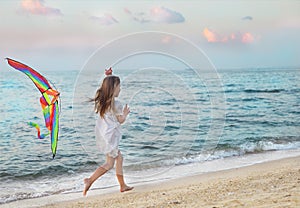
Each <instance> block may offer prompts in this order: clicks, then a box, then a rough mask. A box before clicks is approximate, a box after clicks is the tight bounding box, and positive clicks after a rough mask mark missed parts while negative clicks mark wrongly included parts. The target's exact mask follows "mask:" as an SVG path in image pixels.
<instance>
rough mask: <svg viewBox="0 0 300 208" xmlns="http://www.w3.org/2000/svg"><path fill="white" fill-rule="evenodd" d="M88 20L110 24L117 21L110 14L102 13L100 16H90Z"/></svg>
mask: <svg viewBox="0 0 300 208" xmlns="http://www.w3.org/2000/svg"><path fill="white" fill-rule="evenodd" d="M90 20H93V21H95V22H98V23H100V24H101V25H106V26H107V25H112V24H116V23H119V22H118V21H117V20H116V19H115V18H114V17H113V16H112V15H110V14H104V15H103V16H101V17H98V16H90Z"/></svg>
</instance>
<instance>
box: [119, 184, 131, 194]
mask: <svg viewBox="0 0 300 208" xmlns="http://www.w3.org/2000/svg"><path fill="white" fill-rule="evenodd" d="M133 188H134V187H130V186H127V185H125V186H124V187H121V188H120V191H121V192H125V191H131V190H132V189H133Z"/></svg>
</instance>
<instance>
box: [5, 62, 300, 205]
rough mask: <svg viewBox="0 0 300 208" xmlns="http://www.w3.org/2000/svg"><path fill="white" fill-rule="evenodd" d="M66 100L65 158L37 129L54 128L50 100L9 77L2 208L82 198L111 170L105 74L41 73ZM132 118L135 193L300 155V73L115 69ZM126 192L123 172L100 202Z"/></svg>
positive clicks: (127, 151) (125, 128)
mask: <svg viewBox="0 0 300 208" xmlns="http://www.w3.org/2000/svg"><path fill="white" fill-rule="evenodd" d="M40 72H41V73H42V74H43V75H44V76H45V77H46V78H47V79H48V80H50V81H51V84H52V85H53V86H54V87H55V88H56V89H57V90H58V91H60V93H61V96H60V127H59V140H58V147H57V154H56V156H55V158H54V159H52V153H51V147H50V145H51V144H50V138H49V137H46V138H45V139H42V140H41V139H38V138H37V137H36V130H35V129H34V128H32V127H31V126H29V125H28V124H27V122H29V121H32V122H35V123H38V124H39V125H40V126H41V130H42V132H45V131H46V128H45V127H44V121H43V115H42V111H41V107H40V104H39V97H40V93H39V92H38V90H37V89H36V88H35V86H34V85H33V83H32V82H31V80H29V79H28V78H27V77H26V76H25V75H24V74H22V73H21V72H18V71H16V70H14V69H11V68H9V67H7V68H5V69H1V76H0V106H1V108H0V153H1V157H0V204H7V203H10V202H13V201H19V200H24V199H31V198H38V197H45V196H51V195H64V194H72V193H80V192H81V191H82V190H83V179H84V178H85V177H88V176H90V175H91V174H92V173H93V171H94V170H95V169H96V168H97V167H98V166H100V165H101V164H103V163H104V162H105V156H104V155H103V154H102V153H101V152H100V151H99V144H98V142H97V140H96V138H95V133H94V127H95V120H96V119H97V116H98V115H96V114H95V113H94V106H93V103H91V102H89V100H90V98H93V96H94V94H95V92H96V90H97V88H98V87H99V85H100V84H101V80H102V79H103V77H104V76H103V75H102V74H103V73H102V72H95V73H92V72H84V71H82V70H74V71H72V70H66V71H55V70H49V71H45V70H44V71H40ZM114 74H116V75H118V76H120V78H121V93H120V95H119V97H118V98H117V99H118V100H120V101H121V103H122V104H123V105H125V104H128V106H129V107H130V111H131V112H130V114H129V116H128V118H127V120H126V122H125V124H123V125H122V132H123V136H122V140H121V142H120V150H121V152H122V154H123V157H124V175H125V180H126V181H127V183H128V184H129V185H133V186H135V185H138V184H143V183H151V182H157V181H163V180H168V179H174V178H176V177H184V176H189V175H194V174H201V173H207V172H212V171H217V170H224V169H229V168H236V167H241V166H246V165H251V164H255V163H259V162H264V161H269V160H273V159H279V158H285V157H291V156H296V155H300V69H298V68H284V67H282V68H248V69H223V70H218V71H217V70H210V71H208V70H193V69H189V68H183V69H178V70H166V69H156V68H144V69H136V70H129V69H114ZM109 188H111V189H115V190H118V184H117V180H116V177H115V170H111V171H110V172H108V173H107V174H106V175H104V176H103V177H102V178H100V179H99V180H97V181H96V182H95V184H94V185H93V186H92V188H91V192H93V191H95V190H98V191H100V192H101V191H103V192H105V190H107V189H109Z"/></svg>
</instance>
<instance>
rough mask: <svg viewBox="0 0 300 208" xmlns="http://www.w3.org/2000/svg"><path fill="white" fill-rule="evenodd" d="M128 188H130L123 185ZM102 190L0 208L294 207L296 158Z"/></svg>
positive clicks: (298, 195)
mask: <svg viewBox="0 0 300 208" xmlns="http://www.w3.org/2000/svg"><path fill="white" fill-rule="evenodd" d="M129 184H130V183H129ZM130 185H134V186H135V188H134V190H133V191H130V192H126V193H120V192H118V188H117V187H115V186H113V187H110V188H107V189H106V190H103V189H101V190H92V191H91V192H89V193H88V196H87V197H82V193H81V192H80V193H70V194H58V195H51V196H47V197H41V198H34V199H27V200H20V201H15V202H11V203H7V204H2V205H0V207H3V208H4V207H45V208H55V207H94V206H103V207H110V206H112V207H128V206H130V207H160V206H162V207H168V206H169V207H172V206H175V205H176V207H199V206H210V207H212V206H215V207H240V206H248V207H249V206H250V207H260V206H268V205H269V207H271V206H272V207H276V206H284V207H296V206H299V205H300V156H299V155H298V156H293V157H288V158H283V159H276V160H271V161H265V162H261V163H256V164H250V165H247V166H241V167H236V168H234V167H233V168H230V169H225V170H217V171H214V172H205V173H200V174H195V175H192V176H182V177H180V178H176V179H169V180H165V181H156V182H151V183H150V182H149V183H142V184H136V185H135V184H130ZM103 192H104V193H103Z"/></svg>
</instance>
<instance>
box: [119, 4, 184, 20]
mask: <svg viewBox="0 0 300 208" xmlns="http://www.w3.org/2000/svg"><path fill="white" fill-rule="evenodd" d="M124 11H125V13H126V14H128V15H129V16H131V18H132V19H133V20H134V21H137V22H139V23H148V22H156V23H167V24H173V23H182V22H184V21H185V18H184V17H183V15H182V14H180V13H179V12H176V11H173V10H171V9H168V8H166V7H161V6H156V7H153V8H151V9H150V11H149V12H148V13H145V12H138V13H133V12H131V11H130V10H129V9H128V8H124Z"/></svg>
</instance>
